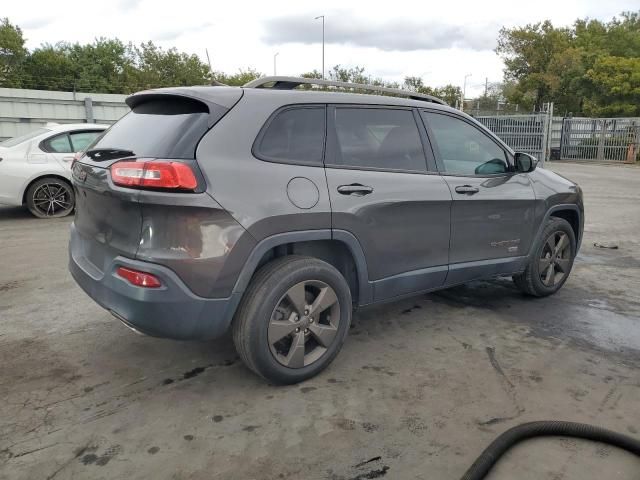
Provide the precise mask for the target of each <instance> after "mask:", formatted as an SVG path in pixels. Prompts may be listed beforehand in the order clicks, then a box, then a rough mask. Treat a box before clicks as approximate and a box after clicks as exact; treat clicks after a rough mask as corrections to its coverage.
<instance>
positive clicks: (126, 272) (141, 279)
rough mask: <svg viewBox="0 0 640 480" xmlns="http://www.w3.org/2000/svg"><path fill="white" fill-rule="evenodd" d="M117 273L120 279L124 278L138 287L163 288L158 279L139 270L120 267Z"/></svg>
mask: <svg viewBox="0 0 640 480" xmlns="http://www.w3.org/2000/svg"><path fill="white" fill-rule="evenodd" d="M116 273H117V274H118V276H119V277H122V278H124V279H125V280H127V281H128V282H129V283H131V284H133V285H135V286H136V287H144V288H158V287H161V286H162V284H161V283H160V280H158V277H156V276H154V275H151V274H150V273H145V272H139V271H137V270H131V269H130V268H124V267H118V269H117V270H116Z"/></svg>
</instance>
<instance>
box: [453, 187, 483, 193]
mask: <svg viewBox="0 0 640 480" xmlns="http://www.w3.org/2000/svg"><path fill="white" fill-rule="evenodd" d="M479 191H480V189H479V188H478V187H472V186H471V185H460V186H458V187H456V192H457V193H463V194H467V195H473V194H474V193H478V192H479Z"/></svg>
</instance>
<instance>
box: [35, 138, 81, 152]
mask: <svg viewBox="0 0 640 480" xmlns="http://www.w3.org/2000/svg"><path fill="white" fill-rule="evenodd" d="M41 148H42V149H43V150H44V151H45V152H50V153H73V147H72V146H71V142H70V141H69V135H68V134H67V133H63V134H61V135H56V136H55V137H51V138H47V139H46V140H44V141H43V142H42V144H41Z"/></svg>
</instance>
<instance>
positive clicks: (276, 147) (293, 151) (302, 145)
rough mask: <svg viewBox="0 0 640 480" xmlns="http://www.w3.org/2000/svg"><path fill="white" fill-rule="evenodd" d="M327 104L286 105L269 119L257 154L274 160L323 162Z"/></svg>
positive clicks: (308, 163) (265, 158)
mask: <svg viewBox="0 0 640 480" xmlns="http://www.w3.org/2000/svg"><path fill="white" fill-rule="evenodd" d="M325 117H326V115H325V107H324V105H317V106H306V105H305V106H296V107H286V108H284V109H282V110H280V111H278V112H276V114H275V115H274V116H273V117H271V119H270V120H269V121H267V123H266V125H265V127H264V128H263V130H262V132H261V133H260V134H259V135H258V138H257V139H256V147H255V148H254V154H255V156H256V157H258V158H260V159H262V160H267V161H270V162H281V163H295V164H306V165H322V157H323V153H324V137H325Z"/></svg>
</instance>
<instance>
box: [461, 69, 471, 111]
mask: <svg viewBox="0 0 640 480" xmlns="http://www.w3.org/2000/svg"><path fill="white" fill-rule="evenodd" d="M470 76H471V74H470V73H467V74H466V75H465V76H464V84H463V86H462V99H461V100H462V101H461V102H460V111H461V112H464V99H465V98H467V78H469V77H470Z"/></svg>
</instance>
